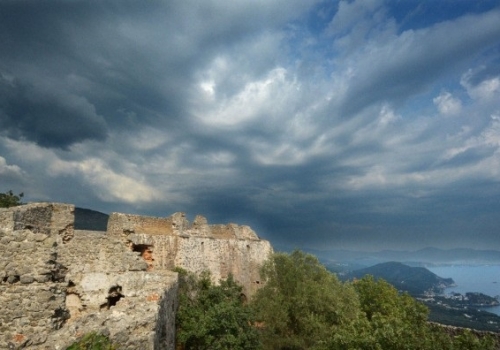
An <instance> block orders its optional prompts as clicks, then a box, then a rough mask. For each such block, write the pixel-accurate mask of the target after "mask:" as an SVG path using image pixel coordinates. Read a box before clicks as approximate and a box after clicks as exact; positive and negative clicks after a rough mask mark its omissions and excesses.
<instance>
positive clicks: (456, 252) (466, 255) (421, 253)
mask: <svg viewBox="0 0 500 350" xmlns="http://www.w3.org/2000/svg"><path fill="white" fill-rule="evenodd" d="M307 251H308V252H310V253H312V254H314V255H316V256H317V257H318V258H319V259H320V260H321V261H322V262H324V263H325V264H327V265H329V264H331V263H335V262H337V263H351V264H355V265H361V266H371V265H375V264H379V263H383V262H389V261H400V262H403V263H405V264H408V265H412V266H422V265H434V264H437V265H439V264H440V265H443V264H455V265H460V264H463V265H483V264H500V251H497V250H476V249H469V248H455V249H439V248H432V247H428V248H423V249H420V250H416V251H395V250H382V251H378V252H363V251H350V250H328V251H321V250H312V249H309V250H307Z"/></svg>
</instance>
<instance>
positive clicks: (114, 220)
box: [108, 213, 272, 297]
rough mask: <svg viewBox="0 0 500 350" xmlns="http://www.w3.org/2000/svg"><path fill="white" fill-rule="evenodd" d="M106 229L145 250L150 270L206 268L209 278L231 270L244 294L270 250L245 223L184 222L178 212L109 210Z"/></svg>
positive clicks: (256, 278)
mask: <svg viewBox="0 0 500 350" xmlns="http://www.w3.org/2000/svg"><path fill="white" fill-rule="evenodd" d="M156 224H157V225H158V226H155V225H156ZM153 227H155V228H154V229H153ZM108 234H109V235H111V236H115V237H120V239H122V240H124V241H125V242H128V244H130V245H131V247H132V249H133V250H136V251H138V252H141V254H143V255H146V256H145V258H146V259H145V260H147V262H148V265H149V268H150V270H155V269H174V268H175V267H181V268H184V269H186V270H188V271H191V272H194V273H200V272H202V271H204V270H209V271H210V272H211V274H212V278H213V279H214V282H218V281H219V280H220V279H224V278H227V277H228V275H229V274H232V275H233V276H234V278H235V280H236V281H238V282H239V283H240V284H241V285H242V286H243V288H244V293H245V295H246V296H247V297H251V296H252V295H253V294H254V293H255V291H256V290H257V289H258V288H259V287H260V284H261V278H260V274H259V270H260V267H261V266H262V264H263V263H264V262H265V261H266V260H267V259H268V258H269V255H270V254H271V253H272V247H271V244H270V243H269V242H268V241H266V240H261V239H260V238H259V237H258V236H257V234H256V233H255V232H254V231H252V229H251V228H250V227H248V226H239V225H236V224H228V225H209V224H208V223H207V220H206V219H205V218H204V217H202V216H199V215H198V216H196V218H195V219H194V221H193V223H190V222H189V221H188V220H187V219H186V217H185V214H183V213H175V214H173V215H172V216H170V217H167V218H155V217H144V216H137V215H126V214H120V213H113V214H111V215H110V217H109V221H108Z"/></svg>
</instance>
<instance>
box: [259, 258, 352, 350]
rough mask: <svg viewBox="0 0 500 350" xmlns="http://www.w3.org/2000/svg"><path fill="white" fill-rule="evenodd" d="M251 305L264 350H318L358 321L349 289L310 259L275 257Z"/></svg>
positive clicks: (264, 270)
mask: <svg viewBox="0 0 500 350" xmlns="http://www.w3.org/2000/svg"><path fill="white" fill-rule="evenodd" d="M262 276H263V279H264V281H265V285H264V287H263V288H261V289H260V290H259V291H258V292H257V294H256V295H255V297H254V300H253V301H252V304H253V307H254V308H255V310H256V313H257V319H258V321H259V324H260V325H261V336H262V342H263V345H264V348H265V349H290V350H292V349H321V348H324V347H325V345H326V340H327V339H329V338H330V336H331V334H332V332H334V331H335V330H336V329H338V328H342V327H344V326H345V325H346V324H350V323H351V322H352V321H353V320H355V319H357V318H358V315H359V313H360V309H359V303H358V299H357V296H356V293H355V291H354V289H353V288H352V287H351V286H350V285H343V284H342V283H341V282H340V281H339V280H338V279H337V277H336V276H335V275H333V274H332V273H330V272H329V271H327V270H326V268H325V267H324V266H323V265H321V264H320V263H319V261H318V259H317V258H316V257H314V256H312V255H309V254H305V253H302V252H300V251H294V252H293V253H292V254H284V253H276V254H274V255H273V256H272V258H271V259H270V260H269V261H268V262H267V263H266V264H265V265H264V267H263V269H262Z"/></svg>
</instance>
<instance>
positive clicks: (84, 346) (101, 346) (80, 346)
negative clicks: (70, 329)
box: [66, 332, 115, 350]
mask: <svg viewBox="0 0 500 350" xmlns="http://www.w3.org/2000/svg"><path fill="white" fill-rule="evenodd" d="M114 349H115V348H114V347H113V344H112V343H111V341H110V340H109V338H108V337H106V336H105V335H103V334H100V333H96V332H92V333H88V334H86V335H84V336H83V337H82V338H81V339H80V340H78V341H76V342H74V343H73V344H71V345H70V346H69V347H68V348H67V349H66V350H114Z"/></svg>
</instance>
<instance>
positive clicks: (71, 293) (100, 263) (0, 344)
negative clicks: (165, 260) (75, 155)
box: [0, 203, 177, 349]
mask: <svg viewBox="0 0 500 350" xmlns="http://www.w3.org/2000/svg"><path fill="white" fill-rule="evenodd" d="M73 213H74V207H73V206H72V205H66V204H54V203H36V204H29V205H25V206H20V207H14V208H9V209H0V251H1V252H2V254H0V305H1V306H2V312H1V313H0V348H1V349H7V348H9V349H18V348H25V347H29V348H33V349H65V348H66V347H67V346H69V345H70V344H71V343H72V342H73V341H75V340H76V339H77V338H78V337H80V336H82V335H84V334H85V333H88V332H91V331H99V332H102V333H104V334H106V335H109V336H110V338H111V340H112V341H113V342H114V343H115V344H117V345H118V347H119V348H120V349H174V341H175V309H176V307H177V305H176V303H177V274H176V273H174V272H171V271H166V270H161V269H158V270H156V271H153V272H147V269H148V265H147V264H146V262H145V261H144V260H143V259H142V258H141V257H140V256H139V255H138V254H137V253H135V252H133V251H131V250H130V248H129V247H128V246H126V245H125V244H123V240H121V239H120V238H119V237H116V236H110V235H106V234H105V233H103V232H89V231H76V232H75V230H74V229H73V222H74V216H73ZM160 312H166V313H167V314H164V315H163V314H162V315H160V314H159V313H160Z"/></svg>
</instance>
